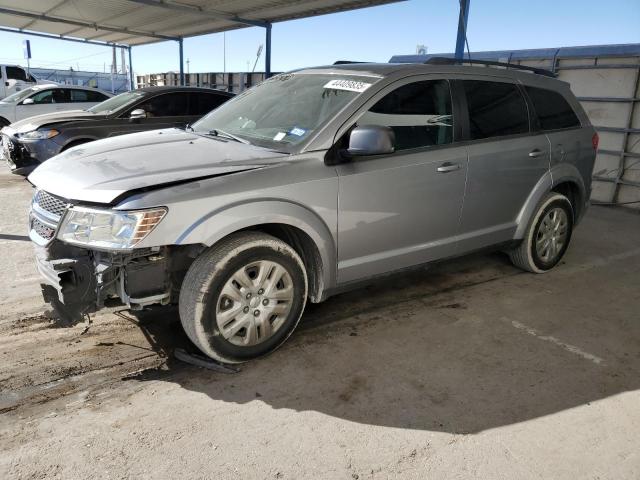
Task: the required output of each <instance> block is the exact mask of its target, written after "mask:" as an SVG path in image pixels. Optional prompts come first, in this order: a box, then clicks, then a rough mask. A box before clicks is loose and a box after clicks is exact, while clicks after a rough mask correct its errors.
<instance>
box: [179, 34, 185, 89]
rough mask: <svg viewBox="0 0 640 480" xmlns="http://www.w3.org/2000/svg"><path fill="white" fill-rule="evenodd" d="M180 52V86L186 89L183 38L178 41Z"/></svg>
mask: <svg viewBox="0 0 640 480" xmlns="http://www.w3.org/2000/svg"><path fill="white" fill-rule="evenodd" d="M178 52H179V55H180V85H182V86H183V87H184V48H183V40H182V38H179V39H178Z"/></svg>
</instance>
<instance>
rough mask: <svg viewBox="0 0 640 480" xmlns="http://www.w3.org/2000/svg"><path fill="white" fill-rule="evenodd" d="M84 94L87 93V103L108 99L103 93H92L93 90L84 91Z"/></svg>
mask: <svg viewBox="0 0 640 480" xmlns="http://www.w3.org/2000/svg"><path fill="white" fill-rule="evenodd" d="M85 92H86V93H87V98H88V100H87V102H104V101H105V100H107V99H108V98H110V97H108V96H107V95H105V94H104V93H101V92H97V91H93V90H85Z"/></svg>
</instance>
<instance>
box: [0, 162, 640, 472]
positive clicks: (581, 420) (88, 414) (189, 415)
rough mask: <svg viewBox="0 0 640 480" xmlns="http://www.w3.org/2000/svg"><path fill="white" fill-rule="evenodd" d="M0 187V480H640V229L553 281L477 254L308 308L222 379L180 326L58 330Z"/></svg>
mask: <svg viewBox="0 0 640 480" xmlns="http://www.w3.org/2000/svg"><path fill="white" fill-rule="evenodd" d="M30 195H31V189H30V187H29V185H28V184H26V183H25V182H24V181H21V180H20V179H18V178H12V177H11V176H10V175H9V174H7V173H6V172H3V173H1V174H0V265H1V266H2V269H1V271H0V279H1V280H0V365H1V367H0V478H3V479H5V478H6V479H33V478H60V479H97V478H118V479H128V478H136V479H140V478H154V479H158V478H188V479H227V478H229V479H232V478H233V479H237V478H241V479H254V478H255V479H268V478H274V479H278V478H284V479H286V478H289V479H302V478H305V479H306V478H313V479H325V478H326V479H368V478H375V479H385V478H409V479H414V478H415V479H424V478H434V479H442V478H451V479H462V478H483V479H486V478H491V479H510V480H511V479H519V478H523V479H529V478H531V479H538V478H554V479H577V478H581V479H616V480H620V479H637V478H640V273H639V272H640V215H637V214H634V213H630V212H628V211H624V210H620V209H611V208H605V207H592V208H591V210H590V212H589V214H588V216H587V218H586V219H585V220H584V222H583V224H582V225H580V227H579V228H578V230H577V231H576V234H575V237H574V240H573V243H572V246H571V248H570V250H569V252H568V255H567V257H566V259H565V260H566V261H565V262H564V263H563V265H561V266H560V267H559V268H558V269H556V270H554V271H553V272H551V273H549V274H547V275H542V276H540V275H531V274H526V273H522V272H520V271H518V270H517V269H515V268H513V267H512V266H511V265H510V264H509V263H508V261H507V260H506V258H505V257H504V256H503V255H501V254H490V255H475V256H471V257H466V258H463V259H459V260H456V261H453V262H449V263H447V264H440V265H437V266H434V267H432V268H430V269H428V270H424V271H420V272H416V273H412V274H410V275H404V276H400V277H393V278H391V279H387V280H385V281H383V282H381V283H378V284H375V285H372V286H369V287H367V288H363V289H361V290H358V291H355V292H351V293H347V294H343V295H340V296H337V297H334V298H331V299H330V300H328V301H327V302H325V303H323V304H321V305H311V306H310V307H309V308H308V310H307V312H306V313H305V316H304V317H303V321H302V323H301V326H300V328H299V330H298V331H297V332H296V333H295V334H294V335H293V336H292V337H291V339H290V340H289V341H288V343H287V344H286V345H285V346H284V347H283V348H281V349H280V350H279V351H277V352H276V353H275V354H273V355H271V356H269V357H267V358H265V359H262V360H259V361H256V362H252V363H249V364H245V365H243V366H242V368H241V371H240V372H239V373H236V374H223V373H217V372H212V371H209V370H204V369H200V368H197V367H193V366H190V365H187V364H184V363H182V362H180V361H178V360H175V359H174V358H173V355H172V352H173V350H174V349H175V348H177V347H185V348H190V346H189V343H188V340H187V339H186V338H185V335H184V334H183V332H182V330H181V327H180V324H179V321H178V319H177V316H176V314H175V313H167V314H163V315H158V314H149V315H147V316H145V317H143V318H141V319H139V320H138V319H134V318H133V317H130V316H128V315H126V314H123V315H121V316H120V315H118V314H116V313H107V314H102V315H99V316H97V317H96V318H95V319H94V323H93V325H92V326H91V327H90V328H89V330H88V331H86V333H83V332H84V330H85V329H84V326H83V325H78V326H76V327H73V328H66V329H65V328H55V326H54V324H53V323H52V322H51V320H50V319H49V318H48V316H47V313H46V309H45V306H44V305H43V304H42V302H41V300H40V297H39V287H38V278H37V275H36V274H35V269H34V266H33V264H32V258H31V245H30V244H29V241H28V238H26V234H25V228H26V227H25V224H26V218H25V217H26V213H25V212H26V208H27V205H28V202H29V198H30Z"/></svg>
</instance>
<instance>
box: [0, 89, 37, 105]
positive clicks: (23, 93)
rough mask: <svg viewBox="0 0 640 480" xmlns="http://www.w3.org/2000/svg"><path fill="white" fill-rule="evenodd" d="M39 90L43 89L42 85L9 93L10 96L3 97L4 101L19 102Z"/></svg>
mask: <svg viewBox="0 0 640 480" xmlns="http://www.w3.org/2000/svg"><path fill="white" fill-rule="evenodd" d="M38 90H42V87H30V88H25V89H24V90H20V91H19V92H16V93H13V94H11V95H9V96H8V97H5V98H3V99H2V102H3V103H18V102H20V101H22V100H24V99H25V98H27V97H28V96H29V95H31V94H32V93H34V92H37V91H38Z"/></svg>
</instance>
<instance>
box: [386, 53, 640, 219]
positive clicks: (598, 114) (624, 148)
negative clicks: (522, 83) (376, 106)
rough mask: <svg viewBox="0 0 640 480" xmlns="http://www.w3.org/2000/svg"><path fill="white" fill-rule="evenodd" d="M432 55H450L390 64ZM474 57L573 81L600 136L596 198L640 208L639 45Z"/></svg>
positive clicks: (405, 57) (403, 58)
mask: <svg viewBox="0 0 640 480" xmlns="http://www.w3.org/2000/svg"><path fill="white" fill-rule="evenodd" d="M431 56H451V54H434V55H427V56H416V55H399V56H395V57H393V58H392V59H391V61H392V62H397V63H400V62H411V63H417V62H423V61H425V60H426V59H427V58H429V57H431ZM471 58H476V59H486V60H497V61H502V62H510V63H516V64H522V65H529V66H534V67H542V68H546V69H549V70H553V71H555V72H556V73H557V74H558V78H560V79H561V80H564V81H566V82H569V83H570V84H571V89H572V90H573V92H574V93H575V95H576V96H577V97H578V99H579V100H580V102H581V103H582V106H583V107H584V109H585V110H586V112H587V114H588V115H589V118H590V119H591V122H592V123H593V125H594V126H595V127H596V128H597V130H598V132H599V135H600V147H599V149H598V156H597V159H596V164H595V167H594V170H593V179H594V182H593V193H592V200H593V201H597V202H606V203H620V204H626V205H627V206H629V207H631V208H636V209H640V106H638V103H640V84H639V82H640V45H639V44H634V45H600V46H588V47H567V48H559V49H539V50H514V51H497V52H472V53H471ZM629 202H638V203H629Z"/></svg>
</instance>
